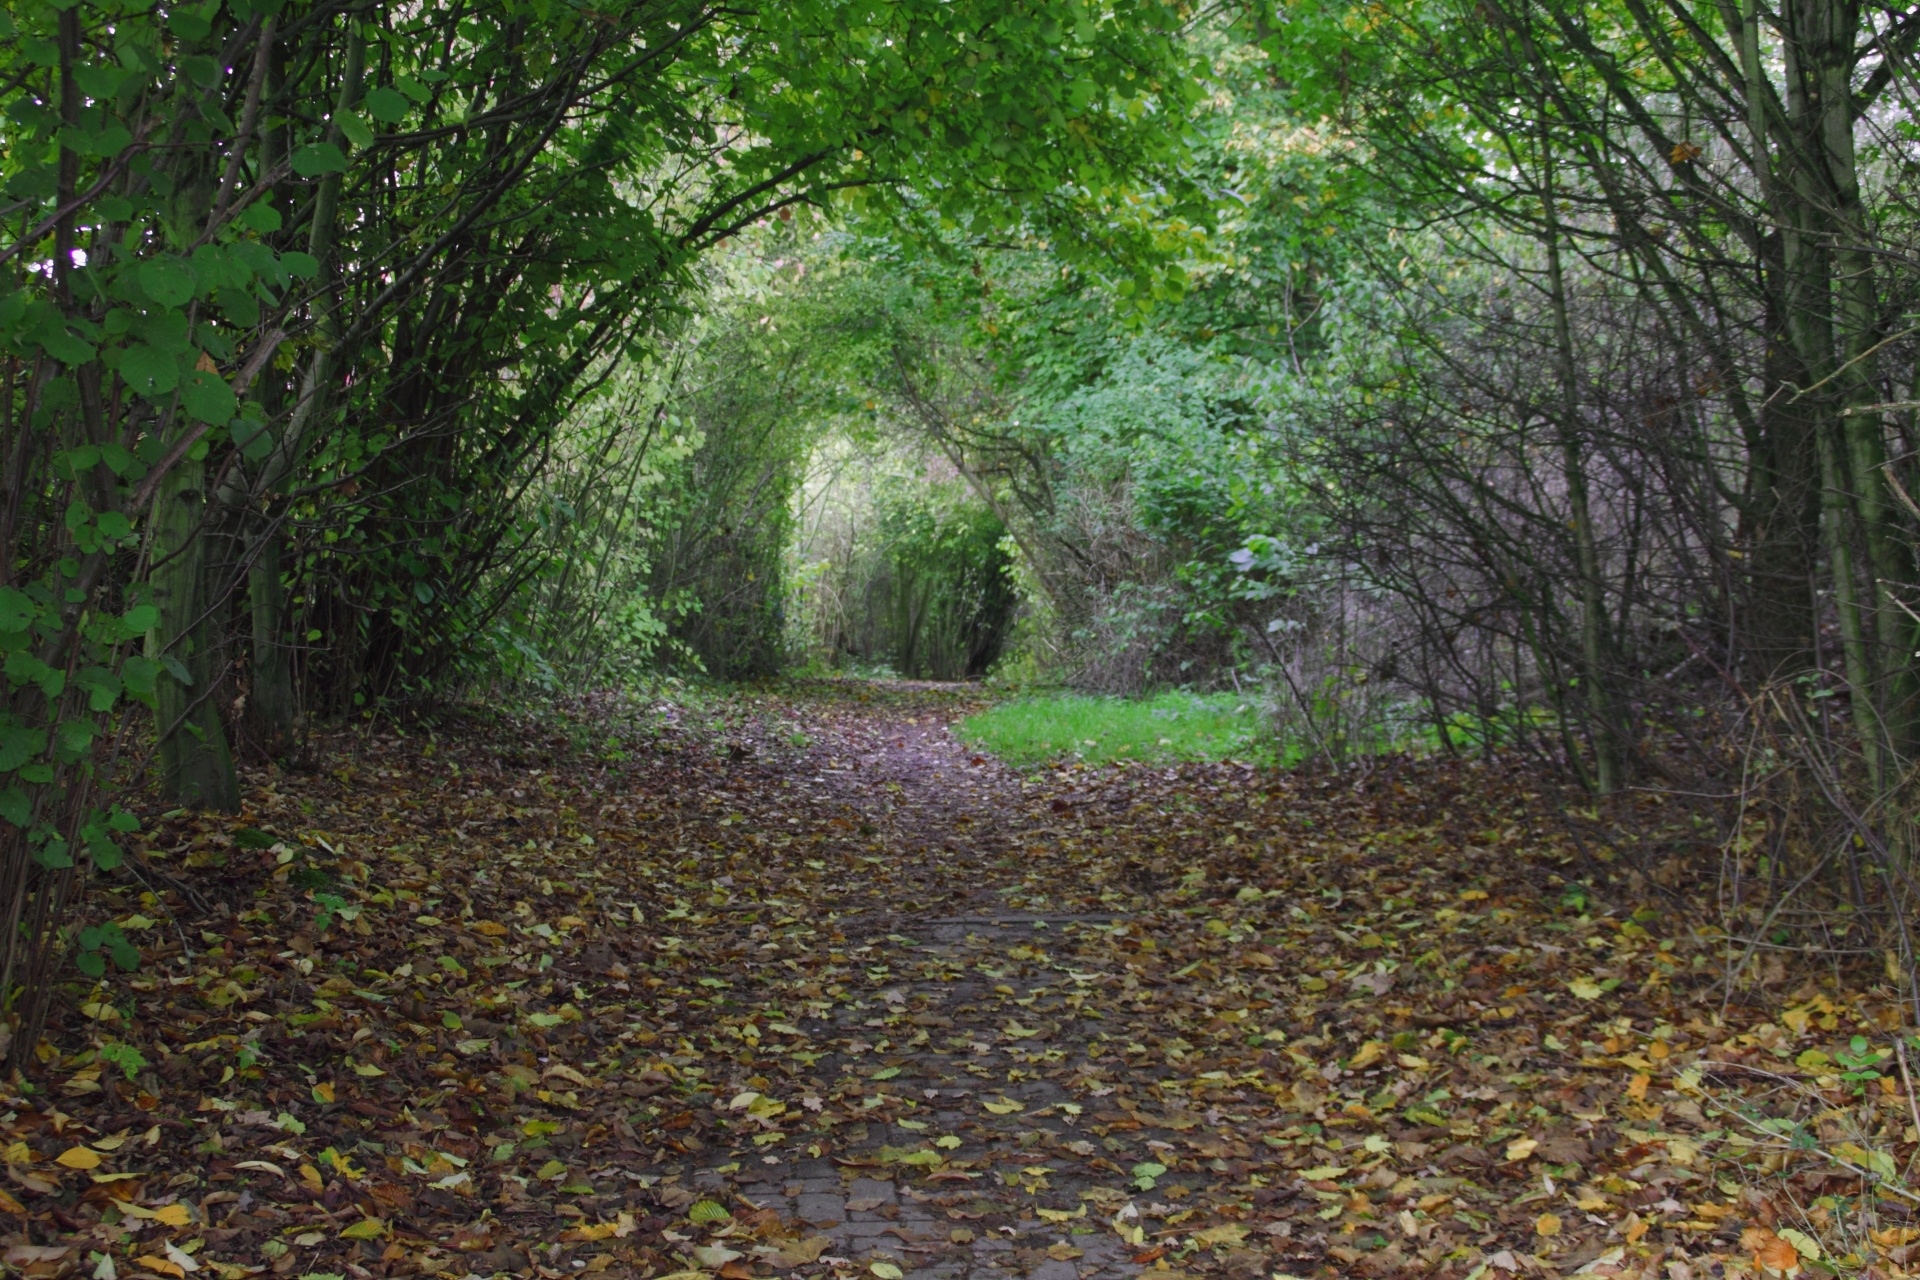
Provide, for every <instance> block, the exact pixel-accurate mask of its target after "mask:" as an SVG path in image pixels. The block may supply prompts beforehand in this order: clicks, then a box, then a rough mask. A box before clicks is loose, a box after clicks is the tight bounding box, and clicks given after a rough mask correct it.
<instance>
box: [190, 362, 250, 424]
mask: <svg viewBox="0 0 1920 1280" xmlns="http://www.w3.org/2000/svg"><path fill="white" fill-rule="evenodd" d="M180 403H181V404H183V405H185V406H186V410H187V412H188V413H190V414H192V415H193V416H194V417H195V418H197V419H199V420H200V421H201V422H210V423H212V424H213V425H214V426H216V427H222V426H225V425H226V424H227V423H229V422H231V421H232V420H233V415H234V411H235V410H237V409H238V408H239V407H240V402H239V400H238V399H237V398H235V396H234V394H233V388H232V387H230V386H228V385H227V380H226V379H225V378H222V377H221V376H220V375H219V374H217V373H208V372H206V371H205V370H204V369H196V370H194V372H193V373H192V374H191V375H189V376H188V378H187V382H186V385H185V386H184V387H182V388H181V390H180Z"/></svg>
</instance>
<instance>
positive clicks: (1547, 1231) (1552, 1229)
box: [1533, 1213, 1560, 1236]
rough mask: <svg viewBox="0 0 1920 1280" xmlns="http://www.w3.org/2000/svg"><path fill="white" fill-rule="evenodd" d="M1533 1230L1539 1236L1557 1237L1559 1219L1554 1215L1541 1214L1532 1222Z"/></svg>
mask: <svg viewBox="0 0 1920 1280" xmlns="http://www.w3.org/2000/svg"><path fill="white" fill-rule="evenodd" d="M1533 1229H1534V1231H1535V1232H1536V1233H1537V1234H1539V1235H1543V1236H1557V1235H1559V1234H1560V1219H1559V1217H1558V1216H1557V1215H1555V1214H1551V1213H1543V1214H1541V1215H1540V1216H1539V1217H1537V1218H1535V1219H1534V1220H1533Z"/></svg>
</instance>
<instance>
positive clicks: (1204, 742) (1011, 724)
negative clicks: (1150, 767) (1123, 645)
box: [960, 693, 1274, 765]
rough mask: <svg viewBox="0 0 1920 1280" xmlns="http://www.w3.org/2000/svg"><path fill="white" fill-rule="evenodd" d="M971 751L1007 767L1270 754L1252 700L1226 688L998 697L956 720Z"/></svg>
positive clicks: (1259, 757)
mask: <svg viewBox="0 0 1920 1280" xmlns="http://www.w3.org/2000/svg"><path fill="white" fill-rule="evenodd" d="M960 735H961V737H962V738H963V739H964V740H965V741H966V742H967V744H968V745H969V746H972V747H974V748H975V749H976V750H981V751H989V752H991V753H993V754H994V755H996V756H998V757H1000V759H1002V760H1004V761H1006V762H1007V763H1008V764H1012V765H1029V764H1039V763H1041V762H1043V761H1048V760H1059V759H1078V760H1085V761H1086V762H1088V763H1089V764H1106V763H1108V762H1109V761H1113V760H1140V761H1154V760H1225V759H1229V758H1231V759H1235V760H1267V759H1270V758H1271V757H1272V756H1273V755H1274V751H1273V748H1272V745H1271V743H1270V742H1269V741H1268V740H1267V738H1266V736H1265V734H1264V733H1263V730H1262V725H1261V722H1260V713H1259V710H1258V708H1257V706H1256V704H1255V703H1254V702H1252V701H1251V700H1249V699H1244V698H1239V697H1236V696H1234V695H1232V694H1194V693H1163V694H1159V695H1156V696H1155V697H1151V698H1098V697H1088V696H1085V695H1079V694H1055V695H1051V696H1044V697H1027V698H1021V699H1018V700H1016V701H1013V702H1003V703H1001V704H1000V705H999V706H996V707H993V708H990V709H989V710H986V711H983V712H981V713H980V714H979V715H976V716H969V717H968V718H967V719H966V720H964V721H962V722H961V724H960Z"/></svg>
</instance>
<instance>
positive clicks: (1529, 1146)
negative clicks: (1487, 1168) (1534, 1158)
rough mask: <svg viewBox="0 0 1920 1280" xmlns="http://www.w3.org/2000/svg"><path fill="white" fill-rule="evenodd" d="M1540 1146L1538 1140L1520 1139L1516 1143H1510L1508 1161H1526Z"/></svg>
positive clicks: (1508, 1145)
mask: <svg viewBox="0 0 1920 1280" xmlns="http://www.w3.org/2000/svg"><path fill="white" fill-rule="evenodd" d="M1539 1145H1540V1142H1539V1140H1538V1139H1536V1138H1520V1139H1518V1140H1516V1141H1513V1142H1509V1143H1508V1144H1507V1159H1509V1160H1525V1159H1527V1158H1528V1157H1529V1156H1531V1155H1532V1154H1533V1149H1534V1148H1535V1147H1537V1146H1539Z"/></svg>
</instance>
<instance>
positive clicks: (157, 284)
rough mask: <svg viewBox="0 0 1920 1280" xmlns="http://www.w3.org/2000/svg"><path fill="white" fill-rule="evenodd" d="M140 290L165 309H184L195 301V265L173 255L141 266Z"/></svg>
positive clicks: (153, 259)
mask: <svg viewBox="0 0 1920 1280" xmlns="http://www.w3.org/2000/svg"><path fill="white" fill-rule="evenodd" d="M139 276H140V288H141V289H143V290H144V291H145V292H146V295H147V296H148V297H149V298H151V299H153V300H154V301H155V302H157V303H159V304H160V305H161V306H163V307H184V306H185V305H186V304H187V303H189V302H191V301H192V300H193V290H194V285H195V283H196V279H195V277H194V274H193V264H192V263H190V262H188V261H187V260H186V259H185V258H177V257H174V256H172V255H171V254H169V255H167V256H166V257H161V258H149V259H147V260H146V261H145V262H143V263H141V264H140V271H139Z"/></svg>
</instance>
